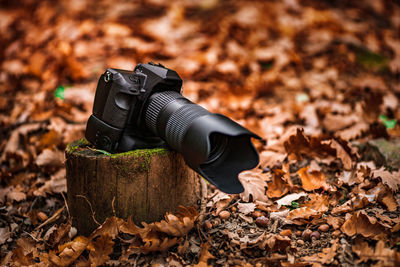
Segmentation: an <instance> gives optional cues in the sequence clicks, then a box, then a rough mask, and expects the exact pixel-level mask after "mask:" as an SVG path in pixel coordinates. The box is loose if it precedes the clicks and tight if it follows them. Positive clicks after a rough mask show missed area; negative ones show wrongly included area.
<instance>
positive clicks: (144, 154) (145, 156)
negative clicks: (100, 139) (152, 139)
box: [110, 148, 169, 171]
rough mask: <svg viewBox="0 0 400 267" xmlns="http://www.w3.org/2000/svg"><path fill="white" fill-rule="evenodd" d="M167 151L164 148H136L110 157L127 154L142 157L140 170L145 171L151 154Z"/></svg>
mask: <svg viewBox="0 0 400 267" xmlns="http://www.w3.org/2000/svg"><path fill="white" fill-rule="evenodd" d="M168 153H169V151H168V150H167V149H165V148H152V149H136V150H132V151H127V152H123V153H117V154H112V155H111V156H110V157H111V158H119V157H126V156H128V157H133V158H139V157H140V158H143V161H142V163H141V164H140V168H141V169H142V171H146V170H148V169H149V168H150V163H151V157H152V156H153V155H166V154H168Z"/></svg>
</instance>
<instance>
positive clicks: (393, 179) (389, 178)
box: [372, 167, 400, 192]
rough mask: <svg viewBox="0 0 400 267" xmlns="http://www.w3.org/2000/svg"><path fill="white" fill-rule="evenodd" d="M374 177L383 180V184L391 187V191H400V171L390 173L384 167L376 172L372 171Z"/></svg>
mask: <svg viewBox="0 0 400 267" xmlns="http://www.w3.org/2000/svg"><path fill="white" fill-rule="evenodd" d="M372 173H373V176H374V177H375V178H378V177H380V178H381V180H382V183H383V184H386V185H387V186H389V188H390V189H391V190H393V191H394V192H396V191H397V190H398V189H399V185H400V170H399V171H396V172H395V171H394V172H392V173H390V172H389V171H386V170H385V169H384V168H383V167H382V168H380V169H379V170H374V171H372Z"/></svg>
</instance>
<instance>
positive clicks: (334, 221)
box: [326, 215, 344, 230]
mask: <svg viewBox="0 0 400 267" xmlns="http://www.w3.org/2000/svg"><path fill="white" fill-rule="evenodd" d="M326 222H327V223H328V224H329V225H330V226H332V228H333V229H335V230H336V229H339V228H340V226H342V224H343V223H344V219H343V218H341V217H335V216H332V215H329V216H327V217H326Z"/></svg>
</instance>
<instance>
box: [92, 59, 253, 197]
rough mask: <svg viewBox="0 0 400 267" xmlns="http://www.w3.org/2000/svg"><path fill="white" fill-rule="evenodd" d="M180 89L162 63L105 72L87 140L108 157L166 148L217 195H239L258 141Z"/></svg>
mask: <svg viewBox="0 0 400 267" xmlns="http://www.w3.org/2000/svg"><path fill="white" fill-rule="evenodd" d="M181 86H182V80H181V78H180V77H179V75H178V74H177V73H176V72H175V71H173V70H170V69H167V68H165V67H164V66H162V65H160V64H158V65H156V64H154V63H149V64H138V65H137V66H136V67H135V69H134V71H126V70H117V69H108V70H107V71H106V72H105V73H104V74H103V75H102V76H101V77H100V79H99V83H98V85H97V89H96V96H95V100H94V105H93V114H92V115H91V116H90V118H89V120H88V123H87V127H86V133H85V136H86V138H87V140H89V141H90V142H91V143H93V144H94V145H95V146H96V147H97V148H99V149H104V150H107V151H110V152H115V151H121V152H123V151H129V150H133V149H139V148H152V147H160V146H162V145H165V143H166V144H167V145H168V146H169V147H171V148H173V149H174V150H176V151H178V152H180V153H181V154H182V155H183V158H184V159H185V162H186V164H188V165H189V167H191V168H192V169H193V170H195V171H197V172H198V173H200V174H201V175H202V176H203V177H204V178H205V179H207V180H208V181H209V182H210V183H212V184H214V185H215V186H216V187H218V188H219V189H220V190H222V191H224V192H226V193H231V194H237V193H241V192H243V190H244V188H243V186H242V184H241V183H240V182H239V179H238V174H239V173H240V172H241V171H243V170H248V169H251V168H254V167H256V166H257V165H258V162H259V157H258V153H257V151H256V149H255V148H254V146H253V144H252V142H251V138H257V139H260V137H258V136H257V135H255V134H254V133H252V132H250V131H249V130H247V129H245V128H244V127H242V126H240V125H239V124H237V123H236V122H234V121H232V120H231V119H229V118H227V117H225V116H223V115H221V114H214V113H211V112H209V111H207V110H206V109H204V108H203V107H201V106H199V105H197V104H195V103H193V102H191V101H190V100H188V99H186V98H185V97H184V96H182V95H181V94H180V90H181ZM164 141H165V142H164Z"/></svg>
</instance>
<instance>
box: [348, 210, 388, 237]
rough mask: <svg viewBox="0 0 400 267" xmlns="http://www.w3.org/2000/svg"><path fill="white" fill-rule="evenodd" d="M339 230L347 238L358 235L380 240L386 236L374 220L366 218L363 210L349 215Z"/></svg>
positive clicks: (384, 231)
mask: <svg viewBox="0 0 400 267" xmlns="http://www.w3.org/2000/svg"><path fill="white" fill-rule="evenodd" d="M341 230H342V232H343V233H345V234H346V235H348V236H354V235H357V234H359V235H362V236H364V237H370V238H373V239H381V238H383V237H384V236H386V230H385V228H384V227H383V226H382V225H381V224H380V223H379V222H378V221H377V220H376V218H373V217H370V216H368V215H367V214H366V212H365V211H363V210H360V211H357V212H356V213H354V214H353V215H351V216H350V218H349V219H347V220H346V221H345V223H344V224H343V225H342V227H341Z"/></svg>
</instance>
